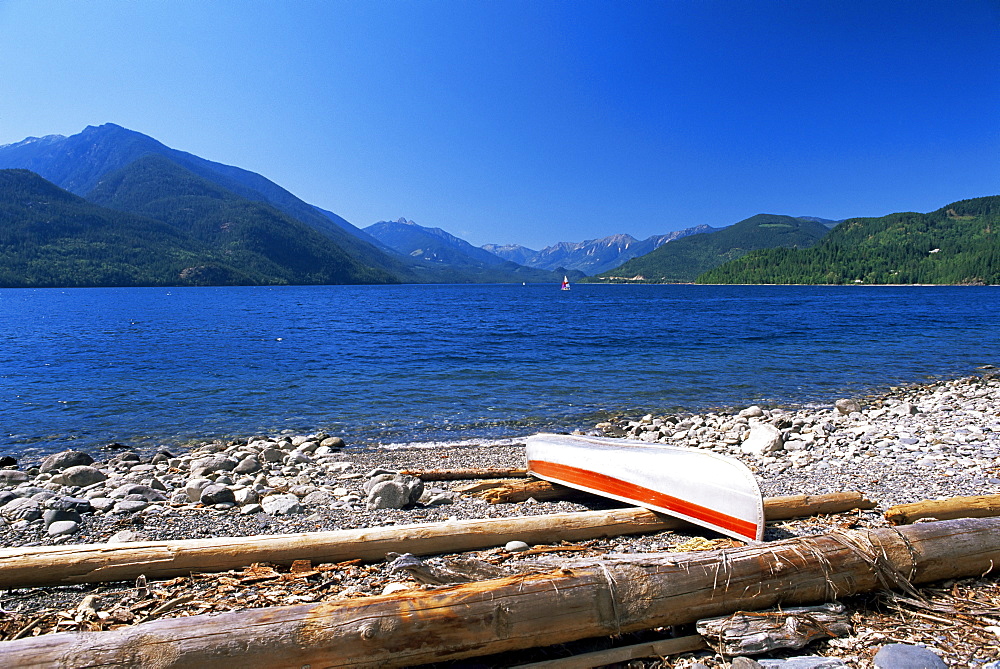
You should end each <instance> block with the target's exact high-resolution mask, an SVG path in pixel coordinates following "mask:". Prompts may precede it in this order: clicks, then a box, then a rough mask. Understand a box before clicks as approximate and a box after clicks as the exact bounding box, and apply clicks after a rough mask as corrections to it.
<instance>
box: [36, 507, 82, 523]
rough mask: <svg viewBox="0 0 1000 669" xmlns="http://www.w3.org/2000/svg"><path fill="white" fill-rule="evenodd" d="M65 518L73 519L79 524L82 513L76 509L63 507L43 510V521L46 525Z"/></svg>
mask: <svg viewBox="0 0 1000 669" xmlns="http://www.w3.org/2000/svg"><path fill="white" fill-rule="evenodd" d="M63 520H71V521H73V522H74V523H77V524H79V523H80V514H79V513H77V512H76V511H72V510H63V509H46V510H45V511H44V512H42V521H43V522H44V523H45V527H48V526H49V525H51V524H52V523H58V522H59V521H63Z"/></svg>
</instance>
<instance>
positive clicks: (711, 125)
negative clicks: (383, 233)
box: [0, 0, 1000, 249]
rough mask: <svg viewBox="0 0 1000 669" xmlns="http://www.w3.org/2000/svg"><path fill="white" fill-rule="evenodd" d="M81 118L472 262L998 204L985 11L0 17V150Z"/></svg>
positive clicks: (968, 2)
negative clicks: (736, 229) (801, 219)
mask: <svg viewBox="0 0 1000 669" xmlns="http://www.w3.org/2000/svg"><path fill="white" fill-rule="evenodd" d="M103 123H116V124H118V125H122V126H125V127H126V128H129V129H131V130H135V131H138V132H141V133H144V134H146V135H150V136H152V137H154V138H156V139H158V140H160V141H161V142H163V143H164V144H166V145H168V146H170V147H172V148H176V149H180V150H183V151H189V152H191V153H194V154H197V155H199V156H201V157H203V158H207V159H209V160H214V161H217V162H221V163H225V164H229V165H236V166H239V167H242V168H244V169H248V170H251V171H254V172H258V173H260V174H262V175H264V176H266V177H267V178H269V179H271V180H272V181H274V182H276V183H277V184H279V185H281V186H283V187H284V188H286V189H287V190H289V191H291V192H292V193H294V194H295V195H297V196H299V197H300V198H302V199H303V200H305V201H307V202H309V203H311V204H315V205H317V206H320V207H323V208H324V209H328V210H330V211H333V212H336V213H337V214H339V215H341V216H343V217H344V218H346V219H347V220H348V221H350V222H351V223H353V224H354V225H356V226H358V227H365V226H368V225H371V224H372V223H375V222H376V221H380V220H395V219H398V218H400V217H405V218H407V219H409V220H412V221H414V222H416V223H418V224H420V225H424V226H427V227H440V228H443V229H444V230H447V231H448V232H450V233H452V234H455V235H458V236H460V237H462V238H464V239H466V240H468V241H469V242H471V243H473V244H475V245H481V244H486V243H498V244H515V243H516V244H522V245H525V246H528V247H530V248H534V249H541V248H543V247H545V246H548V245H551V244H555V243H557V242H561V241H583V240H587V239H595V238H600V237H604V236H607V235H612V234H616V233H628V234H631V235H633V236H634V237H637V238H640V239H643V238H646V237H648V236H650V235H654V234H664V233H667V232H670V231H673V230H680V229H684V228H688V227H692V226H695V225H700V224H708V225H712V226H724V225H730V224H732V223H735V222H737V221H740V220H742V219H745V218H747V217H750V216H753V215H754V214H758V213H771V214H788V215H793V216H801V215H808V216H819V217H822V218H829V219H835V220H839V219H843V218H848V217H854V216H882V215H885V214H889V213H893V212H897V211H920V212H926V211H932V210H935V209H938V208H940V207H941V206H944V205H945V204H948V203H950V202H954V201H956V200H961V199H965V198H970V197H978V196H983V195H996V194H1000V0H937V1H926V0H898V1H884V0H808V1H806V0H802V1H799V0H728V1H720V0H658V1H657V0H614V1H611V0H606V1H604V0H601V1H599V0H391V1H383V0H364V1H362V0H351V1H344V0H319V1H313V0H294V1H293V0H283V1H282V0H269V1H266V2H265V1H250V0H247V1H244V2H235V1H232V0H213V1H212V2H204V0H193V1H191V0H128V1H126V0H87V1H86V2H73V1H71V0H0V144H7V143H13V142H18V141H21V140H23V139H25V138H26V137H30V136H35V137H38V136H44V135H48V134H62V135H72V134H76V133H78V132H80V131H81V130H83V129H84V128H85V127H86V126H88V125H100V124H103Z"/></svg>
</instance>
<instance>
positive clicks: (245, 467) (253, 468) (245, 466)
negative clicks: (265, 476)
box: [233, 455, 260, 474]
mask: <svg viewBox="0 0 1000 669" xmlns="http://www.w3.org/2000/svg"><path fill="white" fill-rule="evenodd" d="M233 471H234V472H235V473H237V474H253V473H255V472H259V471H260V460H258V459H257V458H256V457H254V456H253V455H248V456H246V457H245V458H243V459H242V460H240V462H239V464H237V465H236V467H235V468H234V469H233Z"/></svg>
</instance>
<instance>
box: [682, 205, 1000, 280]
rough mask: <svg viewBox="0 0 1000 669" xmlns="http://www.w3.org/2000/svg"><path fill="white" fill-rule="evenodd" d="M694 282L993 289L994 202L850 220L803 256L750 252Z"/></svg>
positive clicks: (999, 263) (996, 267)
mask: <svg viewBox="0 0 1000 669" xmlns="http://www.w3.org/2000/svg"><path fill="white" fill-rule="evenodd" d="M698 281H699V282H700V283H806V284H844V283H848V284H854V283H865V284H897V283H898V284H923V283H927V284H984V283H985V284H991V285H992V284H1000V196H996V195H994V196H990V197H981V198H975V199H971V200H962V201H960V202H954V203H952V204H949V205H946V206H944V207H942V208H941V209H938V210H937V211H932V212H930V213H927V214H919V213H913V212H906V213H897V214H890V215H888V216H882V217H880V218H851V219H848V220H846V221H844V222H843V223H841V224H840V225H838V226H837V227H835V228H834V229H833V230H832V231H831V232H830V234H829V235H827V236H826V237H825V238H824V239H823V240H822V241H821V242H820V243H819V244H816V245H815V246H813V247H811V248H808V249H799V250H792V249H770V250H766V251H757V252H754V253H751V254H748V255H746V256H744V257H743V258H740V259H738V260H735V261H733V262H730V263H726V264H725V265H722V266H721V267H718V268H715V269H714V270H713V271H711V272H707V273H705V274H704V275H702V276H701V277H699V278H698Z"/></svg>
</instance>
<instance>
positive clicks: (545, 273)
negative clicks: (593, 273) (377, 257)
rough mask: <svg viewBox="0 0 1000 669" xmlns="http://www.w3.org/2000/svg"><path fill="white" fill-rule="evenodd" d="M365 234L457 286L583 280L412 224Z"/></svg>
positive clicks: (391, 224)
mask: <svg viewBox="0 0 1000 669" xmlns="http://www.w3.org/2000/svg"><path fill="white" fill-rule="evenodd" d="M364 232H366V233H368V234H370V235H371V236H372V237H374V238H375V239H376V240H378V241H379V242H380V243H381V244H384V245H386V246H388V247H389V248H391V249H393V250H395V251H396V252H398V253H402V254H404V255H406V256H409V257H410V258H414V259H417V260H419V261H420V262H422V263H424V266H431V267H433V266H435V265H437V266H440V267H445V268H447V269H448V271H450V272H451V273H452V274H453V275H454V277H455V279H454V280H455V281H456V282H483V281H486V282H496V283H510V282H529V281H530V282H557V281H559V280H560V279H562V277H563V275H564V274H569V275H570V276H572V277H573V278H574V279H577V278H580V277H582V276H583V274H582V273H581V272H572V271H569V270H567V269H565V268H559V269H558V270H557V272H553V271H549V270H541V269H536V268H530V267H524V266H522V265H519V264H517V263H515V262H512V261H509V260H504V259H503V258H500V257H499V256H496V255H494V254H492V253H490V252H488V251H486V250H485V249H481V248H477V247H475V246H473V245H472V244H469V243H468V242H467V241H465V240H463V239H460V238H458V237H456V236H454V235H452V234H450V233H448V232H445V231H444V230H442V229H441V228H427V227H424V226H422V225H417V224H416V223H414V222H413V221H408V220H406V219H405V218H400V219H399V220H397V221H379V222H378V223H374V224H372V225H369V226H368V227H367V228H365V229H364Z"/></svg>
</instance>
